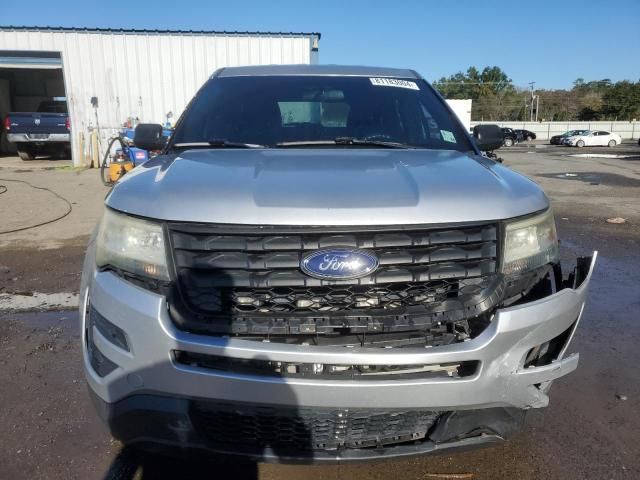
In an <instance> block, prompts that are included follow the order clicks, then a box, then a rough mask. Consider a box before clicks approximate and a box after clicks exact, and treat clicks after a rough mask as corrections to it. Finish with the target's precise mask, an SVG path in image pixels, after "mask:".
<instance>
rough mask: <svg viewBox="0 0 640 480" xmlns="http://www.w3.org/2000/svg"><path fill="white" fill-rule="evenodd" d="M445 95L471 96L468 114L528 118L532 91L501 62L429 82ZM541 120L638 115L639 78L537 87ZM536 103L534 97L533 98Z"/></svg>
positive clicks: (481, 117)
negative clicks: (520, 84) (516, 82)
mask: <svg viewBox="0 0 640 480" xmlns="http://www.w3.org/2000/svg"><path fill="white" fill-rule="evenodd" d="M433 86H434V87H435V88H436V89H437V90H438V91H439V92H440V94H441V95H442V96H443V97H444V98H447V99H456V98H457V99H464V98H471V99H472V100H473V106H472V110H471V119H472V120H474V121H475V120H490V121H493V120H496V121H500V120H502V121H508V120H511V121H516V120H520V121H528V120H529V119H530V105H531V92H530V90H529V89H527V88H522V87H518V86H515V85H514V84H513V82H512V81H511V79H510V78H509V77H508V76H507V74H506V73H505V72H503V71H502V69H500V68H499V67H485V68H484V69H482V70H479V69H477V68H476V67H469V69H468V70H467V71H466V73H463V72H458V73H456V74H454V75H451V76H449V77H442V78H440V79H439V80H436V81H435V82H433ZM534 94H535V95H538V96H539V100H538V102H537V104H538V120H539V121H570V120H583V121H587V120H614V121H616V120H635V119H637V120H640V81H637V82H631V81H628V80H622V81H619V82H612V81H611V80H610V79H608V78H605V79H603V80H594V81H585V80H584V79H583V78H578V79H577V80H576V81H575V82H573V87H572V88H571V89H569V90H567V89H553V90H535V91H534ZM534 105H535V103H534Z"/></svg>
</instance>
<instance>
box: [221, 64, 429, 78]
mask: <svg viewBox="0 0 640 480" xmlns="http://www.w3.org/2000/svg"><path fill="white" fill-rule="evenodd" d="M254 75H256V76H268V75H342V76H351V77H394V78H420V76H419V75H418V74H416V72H414V71H413V70H409V69H401V68H385V67H364V66H355V65H351V66H350V65H253V66H246V67H225V68H222V69H220V70H218V71H217V72H216V73H214V76H218V77H242V76H254Z"/></svg>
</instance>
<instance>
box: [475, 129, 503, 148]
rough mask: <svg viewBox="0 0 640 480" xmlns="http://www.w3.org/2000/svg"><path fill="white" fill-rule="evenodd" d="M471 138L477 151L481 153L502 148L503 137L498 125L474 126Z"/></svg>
mask: <svg viewBox="0 0 640 480" xmlns="http://www.w3.org/2000/svg"><path fill="white" fill-rule="evenodd" d="M473 138H474V139H475V141H476V145H477V146H478V149H480V150H482V151H483V152H491V151H493V150H497V149H499V148H500V147H501V146H502V142H503V141H504V136H503V134H502V129H501V128H500V127H499V126H498V125H476V126H475V127H473Z"/></svg>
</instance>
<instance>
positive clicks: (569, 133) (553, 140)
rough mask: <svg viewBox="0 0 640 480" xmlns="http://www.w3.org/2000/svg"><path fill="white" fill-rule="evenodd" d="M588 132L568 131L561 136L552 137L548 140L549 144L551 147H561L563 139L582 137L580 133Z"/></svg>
mask: <svg viewBox="0 0 640 480" xmlns="http://www.w3.org/2000/svg"><path fill="white" fill-rule="evenodd" d="M588 131H589V130H569V131H567V132H564V133H563V134H562V135H554V136H553V137H551V139H550V140H549V143H551V145H562V141H563V140H564V139H565V138H568V137H573V136H575V135H582V133H584V132H588Z"/></svg>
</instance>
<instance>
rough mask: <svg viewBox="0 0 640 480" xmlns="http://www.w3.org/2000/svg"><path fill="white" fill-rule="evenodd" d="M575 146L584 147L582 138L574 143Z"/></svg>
mask: <svg viewBox="0 0 640 480" xmlns="http://www.w3.org/2000/svg"><path fill="white" fill-rule="evenodd" d="M576 147H578V148H582V147H584V140H578V142H577V143H576Z"/></svg>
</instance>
